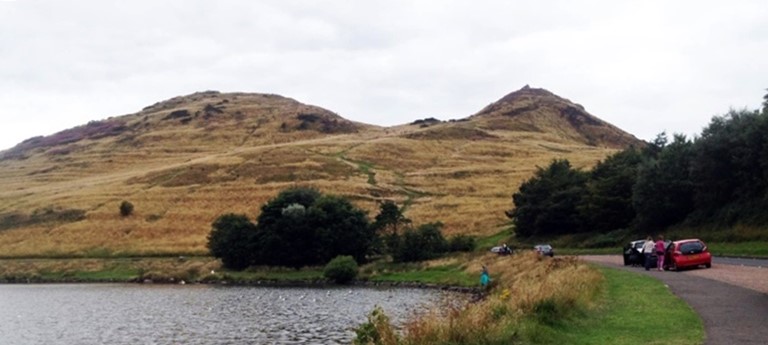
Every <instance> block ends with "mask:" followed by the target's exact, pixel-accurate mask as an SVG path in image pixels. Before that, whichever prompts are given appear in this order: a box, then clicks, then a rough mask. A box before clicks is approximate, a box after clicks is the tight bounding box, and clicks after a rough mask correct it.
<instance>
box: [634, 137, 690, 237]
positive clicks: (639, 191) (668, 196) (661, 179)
mask: <svg viewBox="0 0 768 345" xmlns="http://www.w3.org/2000/svg"><path fill="white" fill-rule="evenodd" d="M692 152H693V143H692V142H691V141H689V140H688V139H687V138H686V137H685V136H684V135H682V134H676V135H675V136H674V140H673V142H672V143H671V144H669V145H666V146H665V147H664V148H663V150H662V151H661V152H660V153H659V154H658V156H657V157H656V158H648V159H646V160H645V161H644V162H643V164H641V166H640V168H639V169H638V177H637V182H636V183H635V186H634V187H633V194H632V204H633V207H634V209H635V212H636V213H637V226H638V228H639V230H641V232H643V233H651V232H655V231H659V230H661V229H663V228H665V227H667V226H670V225H674V224H677V223H679V222H681V221H682V220H684V219H685V218H686V216H688V214H690V212H691V211H692V210H693V186H694V185H693V181H692V180H691V176H690V167H691V162H692V159H693V153H692Z"/></svg>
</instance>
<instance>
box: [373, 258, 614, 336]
mask: <svg viewBox="0 0 768 345" xmlns="http://www.w3.org/2000/svg"><path fill="white" fill-rule="evenodd" d="M482 264H486V266H487V267H488V269H489V271H490V272H491V276H492V279H493V283H492V288H490V289H489V291H488V292H487V295H486V296H485V298H484V299H482V300H481V301H479V302H477V303H471V304H469V305H467V306H465V307H463V308H459V309H456V308H454V309H450V310H449V311H448V312H444V311H433V312H430V313H427V314H425V315H424V316H422V317H420V318H418V319H415V320H413V321H411V322H409V323H407V324H406V325H405V326H404V330H403V336H402V338H400V339H395V340H392V339H391V338H386V339H389V340H386V341H385V339H381V341H379V342H378V343H377V344H387V345H389V344H510V343H516V342H519V341H523V340H524V339H525V338H526V337H533V336H535V335H531V334H530V332H528V333H526V330H525V329H524V328H523V327H524V325H525V324H526V323H525V321H526V320H531V319H533V320H535V321H536V322H537V323H544V324H556V323H559V322H562V321H563V320H566V319H569V318H572V317H575V316H578V315H579V314H581V313H584V312H586V311H587V310H589V309H590V308H591V307H592V306H593V305H595V302H596V297H597V296H598V295H599V293H600V291H601V286H602V281H603V278H602V275H601V274H600V273H599V272H598V271H596V270H595V269H592V268H590V267H589V266H587V265H586V264H585V263H583V262H581V261H579V260H578V259H575V258H569V257H566V258H555V259H551V258H541V257H539V256H538V255H537V254H535V253H531V252H526V253H521V254H516V255H512V256H506V257H499V256H495V255H485V256H482V257H479V258H476V259H474V260H473V261H472V263H471V266H470V267H472V268H471V270H476V271H478V272H479V270H480V267H481V265H482ZM377 328H381V325H377Z"/></svg>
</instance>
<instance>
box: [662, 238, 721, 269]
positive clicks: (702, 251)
mask: <svg viewBox="0 0 768 345" xmlns="http://www.w3.org/2000/svg"><path fill="white" fill-rule="evenodd" d="M701 265H704V266H706V267H707V268H710V267H712V254H710V253H709V250H708V249H707V245H706V244H704V242H702V241H701V240H699V239H695V238H693V239H687V240H680V241H673V242H672V244H670V245H669V247H667V254H666V256H665V258H664V266H665V267H667V268H669V269H671V270H678V269H680V268H684V267H698V266H701Z"/></svg>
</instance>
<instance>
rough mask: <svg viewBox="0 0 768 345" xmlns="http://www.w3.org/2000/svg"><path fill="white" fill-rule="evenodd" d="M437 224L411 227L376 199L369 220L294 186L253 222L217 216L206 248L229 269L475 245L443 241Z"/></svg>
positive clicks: (396, 257)
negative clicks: (376, 205) (376, 211)
mask: <svg viewBox="0 0 768 345" xmlns="http://www.w3.org/2000/svg"><path fill="white" fill-rule="evenodd" d="M442 226H443V225H442V223H440V222H435V223H427V224H423V225H420V226H418V227H415V228H414V227H413V225H412V221H411V220H410V219H408V218H406V217H405V216H404V215H403V210H402V209H401V208H399V207H398V206H397V205H396V204H395V203H394V202H392V201H385V202H383V203H381V204H380V211H379V214H378V215H377V216H376V218H375V221H374V222H371V221H370V220H369V219H368V216H367V214H366V212H365V211H363V210H361V209H359V208H357V207H355V206H354V205H353V204H352V203H351V202H350V201H349V200H347V199H346V198H344V197H341V196H335V195H323V194H322V193H320V192H319V191H318V190H316V189H313V188H305V187H295V188H289V189H286V190H284V191H282V192H281V193H279V194H278V195H277V196H276V197H275V198H273V199H271V200H269V201H268V202H267V203H266V204H264V205H263V206H262V207H261V213H260V214H259V216H258V218H257V219H256V222H255V223H254V222H252V221H251V220H250V219H249V218H248V217H247V216H246V215H243V214H232V213H229V214H224V215H222V216H220V217H218V218H217V219H216V220H215V221H214V222H213V224H212V229H211V232H210V234H209V235H208V248H209V250H210V252H211V254H212V255H213V256H215V257H218V258H220V259H221V260H222V263H223V265H224V266H225V267H228V268H232V269H244V268H247V267H249V266H258V265H267V266H286V267H295V268H299V267H303V266H316V265H322V264H326V263H328V262H329V261H331V260H332V259H334V258H336V257H339V256H349V257H351V258H352V259H354V260H355V262H357V263H363V262H366V261H368V260H369V259H371V258H373V257H376V256H391V257H392V259H393V261H395V262H409V261H420V260H426V259H431V258H434V257H436V256H439V255H442V254H443V253H446V252H449V251H457V250H472V249H474V239H473V238H471V237H468V236H456V237H453V238H451V239H446V238H445V237H444V236H443V234H442V232H441V228H442Z"/></svg>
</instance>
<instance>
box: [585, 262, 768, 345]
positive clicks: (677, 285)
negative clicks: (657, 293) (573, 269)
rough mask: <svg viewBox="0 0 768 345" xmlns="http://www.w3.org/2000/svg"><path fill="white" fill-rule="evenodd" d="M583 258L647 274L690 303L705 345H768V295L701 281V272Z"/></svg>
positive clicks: (712, 280) (734, 286) (766, 283)
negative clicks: (653, 268)
mask: <svg viewBox="0 0 768 345" xmlns="http://www.w3.org/2000/svg"><path fill="white" fill-rule="evenodd" d="M581 258H582V259H584V260H586V261H589V262H594V263H598V264H601V265H604V266H607V267H611V268H618V269H623V270H626V271H630V272H635V273H640V274H646V275H649V276H652V277H654V278H656V279H659V280H661V281H662V282H664V283H665V284H666V285H667V286H668V287H669V289H670V290H671V291H672V293H674V294H675V295H676V296H678V297H680V298H681V299H683V300H684V301H686V302H687V303H688V304H689V305H690V306H691V307H692V308H693V309H694V310H695V311H696V312H697V313H698V314H699V316H700V317H701V318H702V320H703V321H704V330H705V332H706V338H705V340H704V345H722V344H729V345H731V344H732V345H742V344H743V345H764V344H766V343H768V326H766V325H768V293H765V292H761V291H758V290H759V289H749V288H745V287H741V286H737V285H733V284H729V283H726V282H723V281H720V280H723V279H720V280H714V279H709V278H704V277H701V276H700V275H699V274H697V273H696V272H698V271H700V270H688V271H682V272H670V271H664V272H659V271H657V270H650V271H645V270H644V269H643V268H639V267H629V266H624V265H623V264H622V262H621V257H620V256H609V255H595V256H581ZM723 266H730V265H723ZM733 268H734V269H736V268H737V266H733ZM764 270H766V269H764ZM763 283H764V284H762V285H763V286H765V285H768V282H766V281H764V282H763ZM680 331H681V332H685V330H680Z"/></svg>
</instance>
